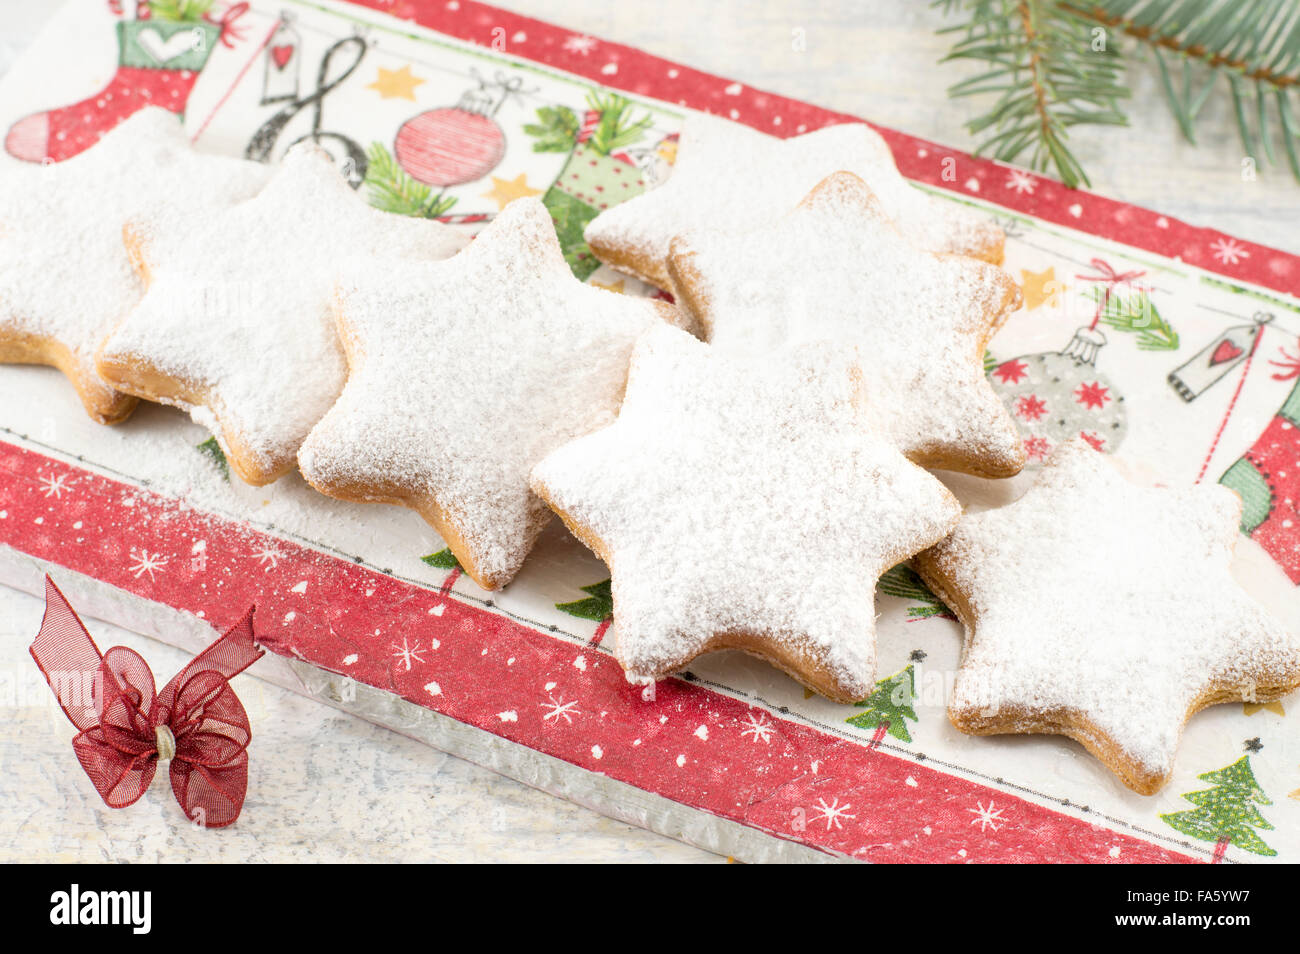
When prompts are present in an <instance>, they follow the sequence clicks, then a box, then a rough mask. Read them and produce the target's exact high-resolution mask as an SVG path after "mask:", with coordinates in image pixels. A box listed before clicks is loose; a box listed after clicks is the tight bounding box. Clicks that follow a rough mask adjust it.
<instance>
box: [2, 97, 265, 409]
mask: <svg viewBox="0 0 1300 954" xmlns="http://www.w3.org/2000/svg"><path fill="white" fill-rule="evenodd" d="M266 178H267V172H266V169H265V167H264V166H262V165H260V164H259V163H255V162H247V161H245V160H242V159H226V158H219V157H216V156H206V155H200V154H199V153H196V152H194V151H193V150H192V149H191V148H190V144H189V140H188V139H187V138H186V136H185V133H184V131H183V130H182V128H181V124H180V122H179V121H178V120H177V118H176V115H175V114H174V113H171V112H168V111H167V110H165V109H158V108H154V107H150V108H148V109H142V110H140V111H139V112H137V113H136V114H135V115H133V116H132V117H131V118H129V119H128V120H126V121H125V122H124V123H122V124H121V125H120V126H118V127H117V128H116V129H114V130H112V131H111V132H110V133H108V134H107V135H106V136H104V138H103V139H101V140H100V141H99V142H98V143H96V144H95V145H94V146H92V147H91V148H90V149H88V150H86V151H85V152H83V153H81V154H80V155H78V156H75V157H73V158H72V159H69V160H67V161H66V162H60V163H54V164H49V165H44V166H33V165H29V164H27V163H23V164H22V165H21V166H14V167H8V166H7V167H5V169H4V171H3V172H0V361H4V362H14V363H22V364H48V365H53V366H54V367H56V368H58V369H59V370H60V371H62V372H63V373H64V374H65V375H66V376H67V377H68V379H69V380H70V381H71V382H72V384H73V386H74V387H76V389H77V394H78V396H79V397H80V398H81V402H82V404H83V405H84V406H85V408H86V412H87V413H88V414H90V416H91V417H93V418H95V419H96V420H97V421H99V422H101V423H103V424H113V423H116V422H117V421H120V420H122V419H124V418H125V417H126V416H127V415H129V414H130V413H131V411H132V410H133V409H134V408H135V406H136V403H137V399H136V398H134V397H132V396H130V395H127V394H123V393H122V392H120V391H117V390H115V389H114V388H112V387H110V386H109V385H108V384H106V383H105V382H104V381H103V380H102V379H101V378H100V377H99V375H98V374H97V373H96V371H95V361H94V355H95V349H96V348H97V347H98V346H99V343H100V341H102V340H103V338H104V335H106V334H107V333H108V331H109V330H110V329H111V328H112V327H113V325H114V323H115V322H117V321H118V320H119V319H120V318H121V317H122V316H123V315H124V314H126V312H127V311H128V310H129V309H130V308H131V307H132V306H133V305H134V304H135V303H136V302H137V301H139V299H140V295H141V291H142V290H141V286H140V282H139V280H138V279H137V278H136V276H135V273H134V272H133V271H132V269H131V262H130V260H129V259H128V258H127V253H126V249H125V248H123V246H122V225H123V223H124V222H125V221H126V220H127V218H128V217H130V216H133V215H137V214H145V215H150V216H156V217H159V218H170V219H172V220H173V221H180V222H182V223H183V222H185V221H190V220H192V219H195V218H201V217H203V216H207V215H210V214H212V213H213V212H215V211H217V210H219V209H221V208H223V207H225V206H228V205H231V204H233V203H235V202H237V201H239V200H241V199H246V198H248V197H249V196H251V195H253V194H254V193H255V192H256V191H257V190H258V189H259V188H261V187H262V185H263V184H264V183H265V182H266Z"/></svg>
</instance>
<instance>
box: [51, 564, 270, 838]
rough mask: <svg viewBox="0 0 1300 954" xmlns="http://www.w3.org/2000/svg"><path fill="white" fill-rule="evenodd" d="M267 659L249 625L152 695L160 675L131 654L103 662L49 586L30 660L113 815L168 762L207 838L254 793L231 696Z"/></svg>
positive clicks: (243, 718)
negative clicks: (236, 683) (235, 682)
mask: <svg viewBox="0 0 1300 954" xmlns="http://www.w3.org/2000/svg"><path fill="white" fill-rule="evenodd" d="M264 652H265V651H264V650H262V649H260V648H258V646H257V644H256V643H255V642H254V638H253V607H251V606H250V607H249V608H248V612H246V613H245V614H244V618H243V619H241V620H240V621H239V622H238V623H236V624H235V625H234V626H232V627H231V628H230V629H228V630H227V631H226V632H225V634H224V635H223V636H222V637H221V638H220V639H218V640H217V641H216V642H214V643H213V644H212V645H211V646H209V647H208V648H207V649H205V650H203V652H201V653H199V654H198V655H197V656H195V657H194V658H193V659H192V660H190V663H189V665H187V666H186V667H185V668H184V669H182V670H181V671H180V672H178V673H177V674H176V675H175V676H174V677H172V680H171V682H169V683H167V685H165V686H163V690H162V692H160V693H157V694H155V692H154V678H153V672H152V671H151V670H150V669H149V665H148V664H147V663H146V662H145V661H144V660H143V659H142V658H140V655H139V654H138V653H136V652H134V651H133V650H130V649H127V648H126V647H125V646H114V647H113V648H112V649H110V650H109V651H108V652H107V653H102V654H101V653H100V651H99V649H98V647H96V646H95V642H94V640H92V639H91V638H90V634H89V633H88V632H86V627H85V626H84V625H83V624H82V622H81V619H80V617H78V616H77V613H76V611H75V610H73V608H72V607H71V606H70V605H69V604H68V601H67V599H65V598H64V596H63V594H62V593H61V592H59V588H58V587H57V586H55V585H54V581H53V580H51V579H50V578H49V577H48V576H47V577H46V578H45V618H44V619H42V620H41V629H40V632H39V633H37V634H36V639H35V640H33V641H32V647H31V653H32V658H33V659H35V660H36V665H37V666H39V667H40V670H41V672H42V673H43V674H44V676H45V680H46V682H48V683H49V684H50V688H51V689H52V690H53V691H54V695H55V696H56V697H57V698H58V700H59V706H60V707H61V708H62V709H63V712H64V714H65V715H66V716H67V717H68V718H69V719H70V720H71V721H72V724H73V725H75V726H76V727H77V729H78V732H77V735H76V737H75V738H74V739H73V740H72V749H73V751H74V752H76V754H77V760H78V761H80V762H81V767H82V768H84V769H85V770H86V774H87V775H89V776H90V781H91V783H92V784H93V785H94V786H95V790H96V791H98V792H99V794H100V795H101V796H102V797H103V799H104V801H105V802H106V803H107V804H108V805H109V806H110V807H111V808H125V807H126V806H128V805H132V804H134V803H135V802H136V801H137V800H138V799H139V798H140V796H141V795H143V794H144V793H145V791H146V790H147V789H148V788H149V783H150V782H152V781H153V777H154V772H155V771H156V770H157V768H158V763H159V761H163V760H167V759H170V760H171V766H170V769H169V771H170V774H171V782H172V791H173V792H174V793H175V795H176V801H178V802H180V805H181V808H182V809H183V810H184V811H185V816H186V817H187V818H189V819H190V820H191V821H193V822H195V823H197V824H199V825H202V826H203V827H206V828H222V827H225V826H226V825H229V824H231V823H232V822H234V820H235V819H236V818H238V817H239V811H240V809H241V808H243V805H244V795H245V793H246V792H247V791H248V752H247V748H248V743H249V740H250V739H251V738H252V732H251V730H250V728H249V725H248V713H247V712H245V711H244V707H243V705H242V704H241V703H240V701H239V699H238V698H237V697H236V696H235V692H234V690H233V689H231V688H230V682H229V680H230V678H231V677H232V676H235V675H236V674H238V673H241V672H243V671H244V670H245V669H247V668H248V667H249V666H250V665H252V664H253V663H254V662H255V661H256V660H257V659H258V658H259V657H261V656H262V655H263V653H264Z"/></svg>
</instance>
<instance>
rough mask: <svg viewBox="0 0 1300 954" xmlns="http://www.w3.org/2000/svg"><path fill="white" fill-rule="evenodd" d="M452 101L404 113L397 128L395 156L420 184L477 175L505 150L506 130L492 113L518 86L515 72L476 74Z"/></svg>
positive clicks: (520, 82)
mask: <svg viewBox="0 0 1300 954" xmlns="http://www.w3.org/2000/svg"><path fill="white" fill-rule="evenodd" d="M478 84H479V85H478V88H477V89H471V90H467V91H466V92H465V94H464V95H463V96H461V98H460V102H458V103H457V104H456V105H455V106H448V107H443V108H440V109H431V110H428V111H427V112H423V113H420V114H419V115H418V116H415V117H413V118H412V119H408V120H407V121H406V122H405V123H403V124H402V128H401V129H399V130H398V131H397V138H396V140H395V141H394V143H393V151H394V153H395V154H396V156H397V162H398V164H399V165H401V167H402V168H403V169H405V170H406V172H407V173H409V174H410V175H411V176H412V177H413V178H415V179H416V180H417V181H419V182H423V183H424V184H425V185H431V186H436V187H438V188H443V189H445V188H447V187H448V186H455V185H463V184H464V183H466V182H473V181H474V180H475V179H481V178H483V177H484V176H485V175H487V174H488V173H489V172H491V171H492V170H493V169H495V168H496V167H497V165H498V164H499V163H500V162H501V158H502V157H503V156H504V155H505V153H506V134H505V133H504V132H503V131H502V129H501V127H500V126H499V125H498V124H497V121H496V119H495V118H494V117H495V116H496V114H497V111H498V110H500V109H501V106H502V104H503V103H505V101H506V100H507V99H509V98H510V96H512V95H514V94H516V93H518V92H519V91H520V89H522V87H523V80H522V79H520V78H519V77H517V76H516V77H510V78H509V79H507V78H506V77H505V76H504V75H502V74H497V76H496V78H495V79H494V80H492V81H488V80H484V79H482V78H480V79H479V81H478Z"/></svg>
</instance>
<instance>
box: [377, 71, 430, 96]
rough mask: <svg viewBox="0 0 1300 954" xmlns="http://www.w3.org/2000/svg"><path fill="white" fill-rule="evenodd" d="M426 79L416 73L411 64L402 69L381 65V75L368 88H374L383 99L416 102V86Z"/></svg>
mask: <svg viewBox="0 0 1300 954" xmlns="http://www.w3.org/2000/svg"><path fill="white" fill-rule="evenodd" d="M423 82H424V80H422V79H420V77H418V76H416V75H414V74H413V73H412V72H411V68H410V67H409V66H403V67H402V68H401V69H400V70H386V69H384V68H383V67H382V66H381V67H379V75H378V76H376V77H375V81H374V82H373V83H371V84H370V85H369V86H367V87H366V89H373V90H375V91H376V92H377V93H379V95H380V97H381V98H382V99H409V100H410V101H411V102H415V87H417V86H419V85H420V84H421V83H423Z"/></svg>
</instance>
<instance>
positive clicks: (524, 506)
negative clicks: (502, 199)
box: [299, 199, 671, 585]
mask: <svg viewBox="0 0 1300 954" xmlns="http://www.w3.org/2000/svg"><path fill="white" fill-rule="evenodd" d="M339 312H340V318H341V323H342V326H343V329H344V334H345V335H346V336H347V339H348V349H349V355H350V356H351V362H352V367H351V370H350V376H349V379H348V383H347V386H346V388H345V389H344V391H343V394H342V396H341V397H340V398H339V400H338V402H337V404H335V405H334V407H333V409H332V410H331V411H330V412H329V414H328V415H326V416H325V418H324V419H323V420H322V421H321V422H320V423H319V424H318V425H317V426H316V428H315V429H314V430H313V431H312V433H311V435H310V437H309V438H308V440H307V441H306V443H305V444H304V445H303V448H302V451H301V453H300V454H299V464H300V467H301V468H302V471H303V473H304V475H305V476H306V477H307V478H308V480H310V481H311V482H312V483H313V484H315V485H317V486H319V487H321V488H322V489H324V490H326V491H327V492H328V490H329V488H330V487H331V486H339V485H343V486H347V487H353V488H355V487H358V486H365V487H372V488H374V492H375V493H376V494H378V495H380V496H400V497H403V498H427V499H431V500H432V501H434V502H435V503H436V505H437V506H438V507H439V508H440V509H441V510H442V511H444V512H445V513H446V515H447V516H448V517H449V518H450V520H451V522H452V523H453V524H454V525H455V526H456V527H457V529H458V530H459V531H460V533H461V535H462V536H463V538H464V541H465V545H466V546H467V547H468V549H469V551H470V553H469V557H470V560H471V562H472V563H473V564H474V565H475V566H476V568H477V569H478V571H479V572H480V573H481V575H483V576H485V577H487V578H489V579H492V580H495V581H499V582H498V584H497V585H500V582H504V581H506V580H508V579H509V578H510V577H512V576H513V575H514V574H515V572H516V571H517V570H518V569H519V566H520V564H521V563H522V562H523V559H524V557H525V556H526V555H527V553H528V551H529V549H531V547H532V544H533V542H534V540H535V539H536V536H537V534H538V533H539V532H540V531H541V529H542V527H543V526H544V525H545V524H546V522H547V521H548V520H549V518H550V513H549V511H548V510H547V509H546V507H545V505H544V504H543V503H542V502H541V501H540V500H538V499H537V497H536V496H535V495H534V494H533V493H532V492H531V491H530V490H529V488H528V474H529V471H530V469H531V468H532V466H533V464H535V463H536V462H537V461H538V460H540V459H541V458H542V457H543V456H545V454H547V453H548V452H549V451H551V450H553V449H554V448H556V447H558V446H559V445H561V444H563V443H564V442H565V441H568V440H570V439H572V438H574V437H576V436H578V435H580V434H585V433H586V432H588V431H590V430H591V429H592V428H595V427H599V426H602V425H604V424H607V423H609V422H610V421H611V420H612V419H613V417H614V413H615V411H616V410H617V408H618V402H619V399H620V397H621V395H622V391H623V386H624V382H625V380H626V376H627V365H628V360H629V358H630V356H631V353H632V345H633V343H634V342H635V340H636V338H637V336H638V335H640V334H641V332H643V331H645V329H646V328H648V327H649V326H650V325H651V324H653V323H656V322H658V321H659V320H660V318H661V317H662V316H663V315H664V314H665V313H671V310H670V309H669V308H668V306H666V305H661V304H657V303H654V302H652V301H650V300H648V299H642V298H631V297H627V296H623V295H619V294H616V293H613V292H609V291H603V290H601V289H597V288H592V287H590V286H587V285H583V284H582V283H580V282H578V281H577V280H576V279H575V278H574V277H573V275H572V273H571V272H570V270H569V268H568V266H567V265H566V264H565V262H564V258H563V256H562V254H561V251H560V248H559V244H558V242H557V240H556V237H555V229H554V227H553V225H552V223H551V218H550V215H549V213H548V212H547V211H546V209H545V207H544V206H543V205H542V204H541V203H540V202H539V201H538V200H536V199H521V200H517V201H515V202H512V203H511V204H510V205H508V206H507V207H506V208H505V210H504V211H502V212H501V213H500V214H499V215H498V216H497V217H496V218H495V220H494V221H493V222H492V223H491V224H490V225H489V226H488V227H487V228H485V229H484V230H483V231H482V232H481V233H479V235H478V237H477V238H476V239H475V240H474V242H473V243H472V244H471V245H470V246H469V247H468V248H466V249H465V250H464V251H463V252H461V253H460V254H459V255H457V256H456V257H454V258H452V259H450V260H448V261H446V262H443V263H440V264H425V263H388V262H382V261H378V260H373V261H369V262H365V261H358V262H355V263H354V264H353V265H352V266H351V267H350V268H348V269H347V270H346V272H345V275H344V277H343V279H342V281H341V282H340V286H339Z"/></svg>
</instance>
